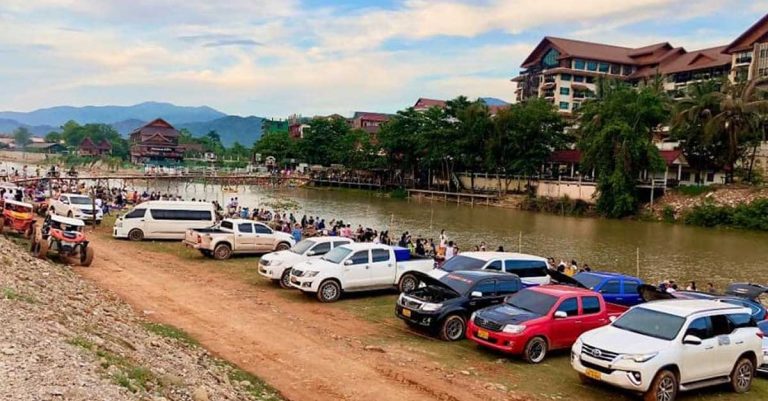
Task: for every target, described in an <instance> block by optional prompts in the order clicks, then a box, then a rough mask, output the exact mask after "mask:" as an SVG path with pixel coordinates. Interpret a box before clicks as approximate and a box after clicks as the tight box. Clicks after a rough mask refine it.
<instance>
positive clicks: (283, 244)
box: [275, 242, 291, 251]
mask: <svg viewBox="0 0 768 401" xmlns="http://www.w3.org/2000/svg"><path fill="white" fill-rule="evenodd" d="M289 249H291V244H289V243H287V242H281V243H279V244H277V247H275V251H287V250H289Z"/></svg>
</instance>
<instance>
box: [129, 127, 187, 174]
mask: <svg viewBox="0 0 768 401" xmlns="http://www.w3.org/2000/svg"><path fill="white" fill-rule="evenodd" d="M179 136H180V133H179V131H178V130H176V128H174V127H173V126H172V125H171V124H169V123H168V122H167V121H165V120H163V119H162V118H158V119H156V120H154V121H152V122H150V123H148V124H147V125H145V126H143V127H139V128H137V129H135V130H134V131H133V132H131V135H130V143H131V162H133V163H139V164H145V163H149V164H157V165H166V164H176V163H178V162H180V161H181V160H182V159H183V158H184V150H185V148H184V145H180V144H179Z"/></svg>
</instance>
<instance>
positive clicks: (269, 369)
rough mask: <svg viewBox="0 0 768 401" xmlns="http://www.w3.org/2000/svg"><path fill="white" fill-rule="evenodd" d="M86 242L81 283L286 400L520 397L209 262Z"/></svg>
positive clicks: (369, 326)
mask: <svg viewBox="0 0 768 401" xmlns="http://www.w3.org/2000/svg"><path fill="white" fill-rule="evenodd" d="M92 239H93V245H94V246H95V250H96V255H97V257H96V260H95V262H94V264H93V266H92V267H91V268H78V271H79V272H80V273H81V274H82V275H83V276H84V277H86V278H88V279H91V280H93V281H94V282H95V283H96V284H97V285H100V286H101V287H103V288H106V289H109V290H111V291H113V292H115V293H117V294H118V295H119V296H121V297H122V298H123V299H125V300H126V301H127V302H128V303H130V304H131V305H132V306H133V307H134V308H135V309H136V311H137V312H138V313H145V314H147V316H148V318H149V319H151V320H157V321H159V322H163V323H168V324H172V325H174V326H177V327H179V328H181V329H183V330H185V331H187V332H189V333H190V334H191V335H192V336H194V337H195V338H196V339H197V340H198V341H199V342H200V343H201V344H202V345H203V346H204V347H206V348H207V349H208V350H210V351H211V352H213V353H215V354H217V355H218V356H220V357H222V358H224V359H227V360H229V361H232V362H234V363H236V364H238V365H239V366H240V367H241V368H243V369H245V370H248V371H250V372H252V373H253V374H255V375H257V376H259V377H261V378H262V379H264V380H265V381H267V382H268V383H269V384H271V385H272V386H274V387H275V388H276V389H278V390H279V391H280V392H281V393H282V394H283V396H284V397H285V398H286V399H289V400H296V401H310V400H312V401H324V400H329V401H330V400H333V401H338V400H370V401H389V400H392V401H401V400H442V401H464V400H481V399H482V400H512V399H519V398H518V397H515V396H513V395H511V394H508V393H505V392H503V391H499V390H498V389H494V388H493V387H492V386H488V384H487V383H488V380H487V378H486V380H483V379H478V378H475V377H474V376H465V375H461V374H459V375H456V374H454V373H455V372H449V371H447V370H445V369H444V368H443V367H441V366H439V364H437V363H435V362H434V361H431V360H429V358H428V357H426V356H424V355H420V354H418V353H414V352H408V350H407V349H406V348H400V347H398V346H391V345H388V346H384V347H383V348H379V347H375V346H367V345H368V344H370V343H371V342H372V340H373V339H375V338H376V325H375V324H373V323H369V322H365V321H361V320H360V319H358V318H356V317H353V316H351V315H350V314H348V313H346V312H344V311H340V310H338V309H337V308H331V307H328V306H327V305H323V304H319V303H315V302H306V301H305V300H303V299H298V300H296V299H291V297H287V296H286V295H285V294H281V291H284V290H280V289H278V288H267V289H264V288H263V287H256V286H253V285H250V284H248V283H246V282H245V281H244V280H238V279H237V278H236V277H233V276H232V275H231V274H226V273H225V272H222V270H223V269H220V268H219V267H217V266H213V267H212V266H211V264H214V263H216V262H213V261H203V259H202V258H201V259H200V261H190V260H188V259H184V258H181V257H178V256H174V255H169V254H167V253H159V252H152V251H148V250H146V249H147V246H146V244H138V243H130V242H126V241H114V240H111V239H107V238H106V237H105V236H97V237H96V238H92ZM179 246H181V245H179ZM251 260H252V259H251ZM244 262H248V260H247V259H245V260H244ZM251 263H252V262H251ZM366 346H367V348H366ZM481 380H482V381H481Z"/></svg>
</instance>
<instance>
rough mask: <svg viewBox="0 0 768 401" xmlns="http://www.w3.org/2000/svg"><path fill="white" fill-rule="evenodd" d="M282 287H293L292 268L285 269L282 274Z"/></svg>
mask: <svg viewBox="0 0 768 401" xmlns="http://www.w3.org/2000/svg"><path fill="white" fill-rule="evenodd" d="M280 287H283V288H293V286H291V269H285V271H284V272H283V275H282V276H280Z"/></svg>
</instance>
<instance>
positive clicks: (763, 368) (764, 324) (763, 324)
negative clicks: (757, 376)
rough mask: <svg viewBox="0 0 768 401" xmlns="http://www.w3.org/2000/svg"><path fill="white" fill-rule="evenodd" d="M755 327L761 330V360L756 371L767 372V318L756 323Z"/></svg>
mask: <svg viewBox="0 0 768 401" xmlns="http://www.w3.org/2000/svg"><path fill="white" fill-rule="evenodd" d="M757 327H758V328H759V329H760V331H762V332H763V362H762V363H761V364H760V366H758V367H757V371H758V372H760V373H766V374H768V320H763V321H762V322H760V323H758V324H757ZM758 359H759V358H758Z"/></svg>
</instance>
